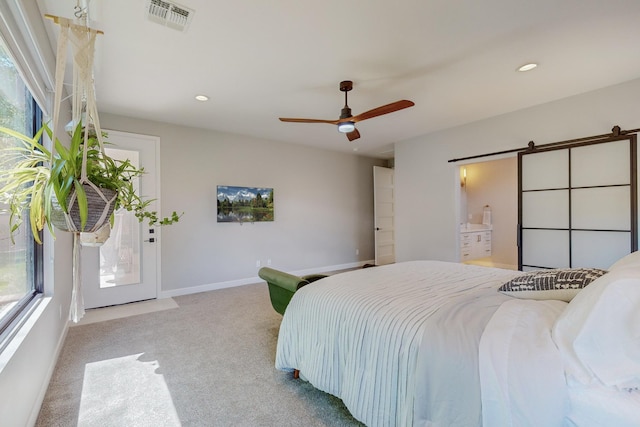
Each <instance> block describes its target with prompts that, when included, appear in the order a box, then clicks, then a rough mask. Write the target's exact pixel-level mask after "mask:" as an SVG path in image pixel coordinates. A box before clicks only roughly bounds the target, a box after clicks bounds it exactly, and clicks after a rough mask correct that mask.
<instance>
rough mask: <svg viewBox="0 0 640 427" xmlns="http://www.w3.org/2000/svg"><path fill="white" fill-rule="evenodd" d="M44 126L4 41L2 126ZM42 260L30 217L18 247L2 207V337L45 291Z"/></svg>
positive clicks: (24, 129) (1, 141)
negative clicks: (25, 309) (13, 239)
mask: <svg viewBox="0 0 640 427" xmlns="http://www.w3.org/2000/svg"><path fill="white" fill-rule="evenodd" d="M41 123H42V112H41V111H40V108H39V107H38V106H37V104H36V103H35V101H34V99H33V97H32V96H31V93H30V92H29V90H28V89H27V87H26V85H25V83H24V81H23V79H22V77H21V76H20V74H19V72H18V70H17V69H16V66H15V63H14V61H13V59H12V58H11V56H10V55H9V53H8V50H7V48H6V46H5V45H4V43H3V42H2V40H1V39H0V126H3V127H7V128H11V129H14V130H16V131H19V132H21V133H24V134H27V135H33V134H35V132H36V130H37V129H38V128H39V127H40V126H41ZM12 144H15V141H14V140H13V139H12V138H8V137H6V136H3V135H0V147H3V148H4V147H7V146H11V145H12ZM25 216H26V215H25ZM42 259H43V257H42V245H39V244H37V243H36V242H35V240H34V239H33V237H32V236H31V231H30V228H29V224H28V218H26V219H25V222H24V223H23V224H22V225H21V226H20V229H19V231H18V233H15V244H14V243H12V242H11V238H10V236H9V213H8V212H6V206H3V205H0V334H2V333H3V332H5V331H6V330H7V329H8V327H9V326H10V324H11V322H12V321H13V320H15V319H16V318H17V317H19V316H20V314H21V313H22V312H23V310H24V308H25V307H26V306H27V304H29V302H30V301H31V300H32V299H33V298H34V297H35V296H36V295H37V294H38V293H41V292H42V288H43V283H42V282H43V280H42V271H43V268H42Z"/></svg>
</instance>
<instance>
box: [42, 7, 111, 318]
mask: <svg viewBox="0 0 640 427" xmlns="http://www.w3.org/2000/svg"><path fill="white" fill-rule="evenodd" d="M78 9H79V6H77V7H76V13H75V15H76V17H77V18H80V20H82V19H84V21H85V22H84V23H82V24H78V23H74V22H72V21H71V20H69V19H67V18H62V17H58V16H53V15H45V16H46V17H47V18H49V19H52V20H53V21H54V22H55V23H57V24H59V25H60V35H59V37H58V47H57V54H56V76H55V79H56V82H55V84H56V86H55V93H54V105H53V122H52V133H53V141H56V140H57V135H58V131H59V128H60V126H59V124H60V123H59V120H60V108H61V102H62V91H63V83H64V72H65V66H66V59H67V45H68V42H69V41H70V42H71V51H72V55H73V86H72V93H71V106H72V107H71V110H72V123H73V124H74V125H77V124H78V123H80V122H81V121H83V126H84V129H83V134H84V135H83V138H84V144H83V153H82V168H81V177H80V184H82V185H83V186H89V187H90V188H92V189H93V190H94V191H95V193H96V194H97V195H98V196H99V197H100V198H101V199H102V200H103V201H104V202H105V204H106V206H105V207H104V209H103V211H102V213H101V214H100V216H99V219H98V221H97V223H96V226H95V227H93V228H92V229H91V230H86V231H89V232H95V231H97V230H98V229H99V228H100V227H102V225H103V224H105V223H108V221H109V215H110V210H109V209H108V208H109V206H110V205H113V203H114V201H115V197H116V196H111V197H108V196H105V194H103V192H102V191H101V189H100V188H99V187H98V186H96V185H95V184H94V183H92V182H91V181H89V179H88V178H87V165H86V163H87V151H88V148H89V130H90V127H91V126H93V128H94V129H95V133H96V138H97V140H98V146H99V150H100V152H101V153H102V155H103V156H104V155H106V154H105V151H104V143H103V139H102V130H101V128H100V121H99V120H98V111H97V107H96V99H95V88H94V81H93V57H94V47H95V40H96V36H97V34H104V33H103V32H102V31H98V30H95V29H92V28H89V27H88V26H87V25H86V23H87V21H88V19H87V15H86V12H84V11H83V10H80V11H79V10H78ZM83 113H84V115H85V117H84V120H83ZM92 132H93V131H92ZM54 155H55V143H53V144H52V148H51V156H52V160H53V156H54ZM75 199H76V193H75V191H73V192H72V194H71V196H70V198H69V201H68V206H69V207H70V206H71V205H72V204H73V203H74V202H75V201H76V200H75ZM69 211H70V209H69ZM65 220H66V223H67V229H68V231H70V232H72V233H73V235H74V238H73V288H72V292H71V309H70V313H69V317H70V320H72V321H73V322H78V321H79V320H80V319H81V318H82V317H83V316H84V313H85V310H84V300H83V297H82V283H81V271H80V248H81V245H80V230H79V228H78V227H79V225H78V224H76V223H74V221H72V220H71V218H70V216H69V215H68V214H67V213H65ZM83 231H84V230H83Z"/></svg>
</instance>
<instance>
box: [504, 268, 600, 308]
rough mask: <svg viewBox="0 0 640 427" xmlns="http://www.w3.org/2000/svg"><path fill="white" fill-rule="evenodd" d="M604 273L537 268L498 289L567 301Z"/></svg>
mask: <svg viewBox="0 0 640 427" xmlns="http://www.w3.org/2000/svg"><path fill="white" fill-rule="evenodd" d="M606 273H607V270H602V269H599V268H567V269H554V270H538V271H532V272H531V273H527V274H523V275H521V276H517V277H515V278H513V279H511V280H510V281H508V282H507V283H505V284H504V285H502V286H501V287H500V289H498V291H499V292H502V293H503V294H506V295H509V296H512V297H515V298H524V299H537V300H548V299H556V300H561V301H566V302H569V301H571V300H572V299H573V297H574V296H576V295H577V294H578V292H580V289H582V288H584V287H585V286H587V285H588V284H589V283H591V282H593V281H594V280H596V279H597V278H598V277H600V276H602V275H603V274H606Z"/></svg>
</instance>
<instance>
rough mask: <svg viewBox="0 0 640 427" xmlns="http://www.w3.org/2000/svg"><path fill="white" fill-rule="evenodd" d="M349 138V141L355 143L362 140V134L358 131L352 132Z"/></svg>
mask: <svg viewBox="0 0 640 427" xmlns="http://www.w3.org/2000/svg"><path fill="white" fill-rule="evenodd" d="M347 138H349V141H353V140H354V139H358V138H360V132H358V129H354V130H352V131H351V132H349V133H348V134H347Z"/></svg>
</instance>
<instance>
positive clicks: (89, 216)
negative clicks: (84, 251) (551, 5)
mask: <svg viewBox="0 0 640 427" xmlns="http://www.w3.org/2000/svg"><path fill="white" fill-rule="evenodd" d="M85 132H87V130H86V129H84V128H83V127H82V124H81V123H78V125H77V126H76V128H75V130H74V132H73V134H72V136H71V143H70V145H69V147H68V148H67V147H65V146H64V145H63V144H62V143H60V141H59V140H58V139H57V138H55V140H54V142H53V150H55V151H53V152H52V151H50V150H48V149H47V148H46V147H45V145H44V144H43V143H42V142H41V140H42V137H43V133H47V134H48V136H49V138H53V135H52V131H51V129H50V128H49V127H48V126H47V125H45V126H43V128H42V129H40V131H39V132H38V133H37V134H36V135H35V136H34V137H33V138H31V137H28V136H26V135H23V134H21V133H19V132H16V131H13V130H10V129H7V128H0V133H3V134H5V135H7V136H10V137H13V138H15V139H17V140H18V141H19V144H18V145H15V146H12V147H8V148H5V149H3V150H2V152H0V166H1V167H2V170H1V171H0V203H4V204H6V205H7V206H8V210H9V212H10V214H11V215H10V218H9V223H10V233H11V238H12V240H13V233H15V232H16V230H17V229H18V227H19V226H20V224H21V223H22V221H23V213H24V212H25V210H28V212H29V223H30V226H31V232H32V234H33V236H34V238H35V239H36V240H37V241H38V243H41V241H40V237H39V231H41V230H42V229H43V228H44V227H45V226H47V227H48V228H49V230H50V231H51V232H52V234H53V233H54V231H53V227H54V226H55V227H56V228H58V229H60V230H64V231H72V232H77V233H94V232H99V231H102V232H103V233H104V227H106V226H108V224H109V223H110V224H111V225H113V221H114V218H115V216H114V212H115V211H117V210H118V209H126V210H127V211H132V212H133V213H134V214H135V216H136V217H137V218H138V220H139V221H141V222H142V221H144V220H146V221H147V222H148V224H149V226H154V225H169V224H172V223H174V222H177V221H178V220H179V218H180V215H178V214H177V213H176V212H173V213H172V214H171V216H169V217H164V218H162V217H159V216H158V213H157V212H156V211H150V210H148V208H149V206H150V204H151V203H152V201H153V200H149V199H147V200H143V199H142V198H141V197H140V196H139V195H138V194H137V193H136V191H135V186H134V183H135V178H137V177H139V176H140V175H142V174H143V173H144V169H142V168H136V167H135V166H134V165H133V164H131V162H130V161H129V160H124V161H122V160H116V159H113V158H111V157H109V156H108V155H107V154H106V153H105V152H104V150H103V149H102V148H101V146H100V144H99V143H98V138H97V137H96V135H95V134H94V135H91V134H88V135H85V134H84V133H85ZM85 141H86V142H85ZM107 237H108V235H107Z"/></svg>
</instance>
